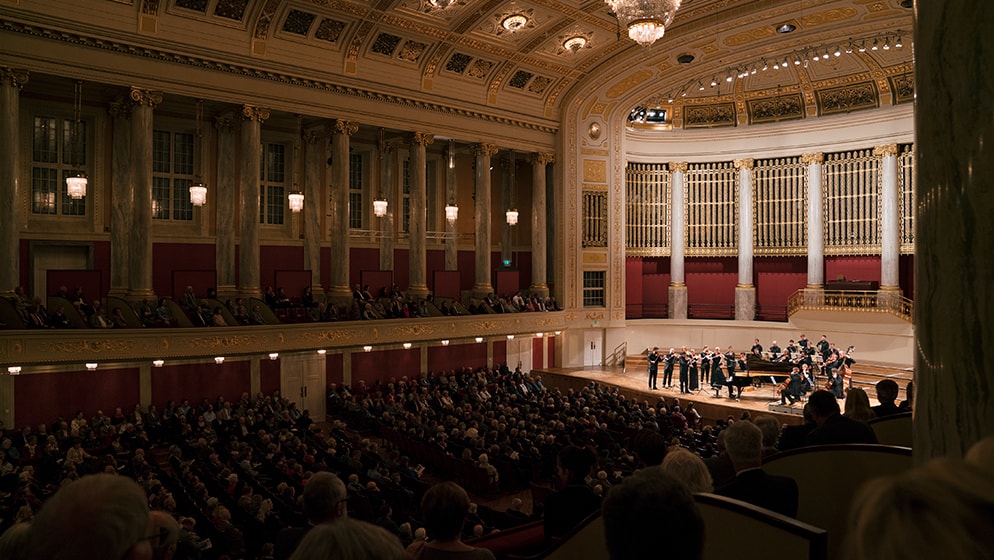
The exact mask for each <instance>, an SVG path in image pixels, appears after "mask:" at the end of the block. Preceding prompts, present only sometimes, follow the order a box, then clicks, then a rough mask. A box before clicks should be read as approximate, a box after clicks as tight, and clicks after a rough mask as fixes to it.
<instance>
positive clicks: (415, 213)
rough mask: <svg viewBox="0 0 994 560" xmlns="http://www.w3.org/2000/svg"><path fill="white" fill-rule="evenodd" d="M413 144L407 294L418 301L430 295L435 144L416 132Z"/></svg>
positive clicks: (426, 133)
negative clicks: (430, 149) (431, 150)
mask: <svg viewBox="0 0 994 560" xmlns="http://www.w3.org/2000/svg"><path fill="white" fill-rule="evenodd" d="M409 141H410V145H411V238H410V244H409V251H410V259H409V268H410V277H409V280H408V285H407V293H408V294H410V295H411V296H413V297H415V298H422V297H425V296H426V295H428V282H427V277H428V262H427V259H428V254H427V250H428V246H427V240H426V239H425V231H426V230H427V223H426V222H427V220H428V214H427V209H428V185H427V173H428V160H427V153H426V147H427V146H428V144H431V143H432V142H434V141H435V136H434V135H433V134H430V133H428V132H415V133H413V134H411V136H410V139H409Z"/></svg>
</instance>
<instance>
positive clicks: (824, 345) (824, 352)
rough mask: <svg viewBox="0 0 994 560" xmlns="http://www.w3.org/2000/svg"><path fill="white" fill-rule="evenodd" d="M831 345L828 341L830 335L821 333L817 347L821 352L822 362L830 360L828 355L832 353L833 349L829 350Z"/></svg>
mask: <svg viewBox="0 0 994 560" xmlns="http://www.w3.org/2000/svg"><path fill="white" fill-rule="evenodd" d="M831 347H832V344H831V343H830V342H829V341H828V336H827V335H824V334H823V335H821V340H819V341H818V344H817V346H816V348H817V349H818V353H819V354H821V360H822V362H826V361H828V357H829V356H831V355H832V351H831V350H829V348H831Z"/></svg>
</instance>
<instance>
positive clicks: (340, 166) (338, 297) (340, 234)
mask: <svg viewBox="0 0 994 560" xmlns="http://www.w3.org/2000/svg"><path fill="white" fill-rule="evenodd" d="M356 132H359V125H358V124H355V123H353V122H349V121H346V120H342V119H338V120H336V121H335V125H334V128H333V131H332V134H331V158H332V159H331V161H332V163H331V167H332V170H331V195H330V196H329V198H328V200H329V201H330V203H331V204H330V207H329V208H328V211H329V214H330V217H331V219H330V222H331V223H330V226H331V227H330V230H331V281H330V282H331V285H330V286H329V287H328V295H329V296H331V297H332V299H334V300H335V301H336V303H337V304H339V305H341V304H345V303H348V302H349V301H350V300H351V299H352V289H351V288H349V143H350V141H351V136H352V135H353V134H355V133H356Z"/></svg>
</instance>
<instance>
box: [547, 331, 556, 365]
mask: <svg viewBox="0 0 994 560" xmlns="http://www.w3.org/2000/svg"><path fill="white" fill-rule="evenodd" d="M546 340H548V341H549V342H548V344H549V367H550V368H552V367H557V366H556V337H554V336H548V337H546Z"/></svg>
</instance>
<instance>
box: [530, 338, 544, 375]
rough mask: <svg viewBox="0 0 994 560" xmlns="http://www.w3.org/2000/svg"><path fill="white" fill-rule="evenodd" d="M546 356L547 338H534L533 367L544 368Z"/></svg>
mask: <svg viewBox="0 0 994 560" xmlns="http://www.w3.org/2000/svg"><path fill="white" fill-rule="evenodd" d="M544 357H545V338H538V337H536V338H533V339H532V369H542V366H543V364H542V358H544Z"/></svg>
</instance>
